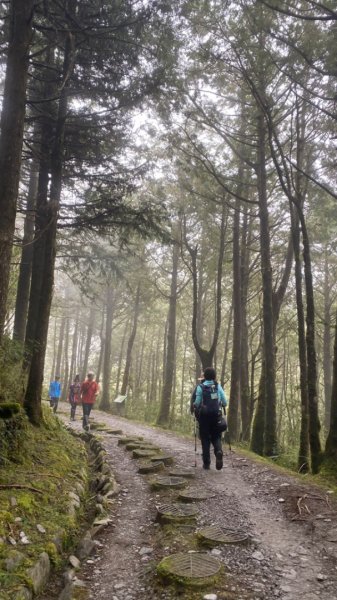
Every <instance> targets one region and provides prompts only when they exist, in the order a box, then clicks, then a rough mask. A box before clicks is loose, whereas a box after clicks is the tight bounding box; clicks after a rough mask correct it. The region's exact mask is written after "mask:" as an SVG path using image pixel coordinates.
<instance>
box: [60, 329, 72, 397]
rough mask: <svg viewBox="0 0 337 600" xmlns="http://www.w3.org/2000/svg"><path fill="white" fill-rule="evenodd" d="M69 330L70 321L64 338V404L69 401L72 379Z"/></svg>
mask: <svg viewBox="0 0 337 600" xmlns="http://www.w3.org/2000/svg"><path fill="white" fill-rule="evenodd" d="M69 329H70V319H69V318H68V319H67V322H66V328H65V336H64V350H63V356H64V371H63V378H62V396H61V400H62V401H63V402H65V401H66V399H67V394H68V388H69V380H70V378H71V374H70V377H69Z"/></svg>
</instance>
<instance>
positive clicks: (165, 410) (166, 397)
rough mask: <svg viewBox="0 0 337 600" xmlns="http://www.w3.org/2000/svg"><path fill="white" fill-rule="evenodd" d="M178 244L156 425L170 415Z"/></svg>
mask: <svg viewBox="0 0 337 600" xmlns="http://www.w3.org/2000/svg"><path fill="white" fill-rule="evenodd" d="M179 250H180V249H179V245H178V243H174V245H173V253H172V276H171V289H170V303H169V312H168V318H167V322H168V326H167V339H166V341H167V345H166V360H165V370H164V383H163V389H162V396H161V403H160V409H159V415H158V418H157V425H168V423H169V417H170V405H171V398H172V384H173V375H174V366H175V358H176V315H177V285H178V265H179Z"/></svg>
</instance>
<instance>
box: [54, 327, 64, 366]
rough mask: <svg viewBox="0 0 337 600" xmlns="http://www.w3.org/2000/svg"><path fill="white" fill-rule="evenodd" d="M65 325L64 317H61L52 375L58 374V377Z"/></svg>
mask: <svg viewBox="0 0 337 600" xmlns="http://www.w3.org/2000/svg"><path fill="white" fill-rule="evenodd" d="M65 326H66V318H65V317H62V320H61V324H60V331H59V339H58V344H57V356H56V365H55V373H54V375H53V376H55V375H58V376H59V377H60V376H61V362H62V352H63V342H64V331H65Z"/></svg>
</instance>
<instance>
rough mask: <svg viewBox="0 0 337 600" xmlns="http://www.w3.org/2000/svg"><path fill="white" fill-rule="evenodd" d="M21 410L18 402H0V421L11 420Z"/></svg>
mask: <svg viewBox="0 0 337 600" xmlns="http://www.w3.org/2000/svg"><path fill="white" fill-rule="evenodd" d="M20 410H21V406H20V404H18V402H0V419H11V418H12V417H13V416H14V415H17V414H18V413H19V412H20Z"/></svg>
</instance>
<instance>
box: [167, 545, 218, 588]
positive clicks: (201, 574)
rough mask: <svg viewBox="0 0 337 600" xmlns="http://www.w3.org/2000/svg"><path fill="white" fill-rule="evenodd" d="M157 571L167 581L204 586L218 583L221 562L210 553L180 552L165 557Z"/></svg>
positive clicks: (188, 585) (189, 585) (183, 584)
mask: <svg viewBox="0 0 337 600" xmlns="http://www.w3.org/2000/svg"><path fill="white" fill-rule="evenodd" d="M157 573H158V575H159V576H160V577H161V579H162V580H163V581H164V582H166V583H173V584H178V585H180V586H184V587H192V588H204V587H208V586H209V585H211V584H212V585H213V584H215V583H216V581H217V579H218V577H219V575H220V573H221V564H220V563H219V562H218V561H217V560H216V559H215V558H213V557H212V556H210V555H208V554H203V553H199V552H195V553H190V554H189V553H182V552H180V553H178V554H172V555H171V556H167V557H166V558H163V560H162V561H161V562H160V563H159V565H158V566H157Z"/></svg>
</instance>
